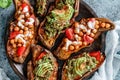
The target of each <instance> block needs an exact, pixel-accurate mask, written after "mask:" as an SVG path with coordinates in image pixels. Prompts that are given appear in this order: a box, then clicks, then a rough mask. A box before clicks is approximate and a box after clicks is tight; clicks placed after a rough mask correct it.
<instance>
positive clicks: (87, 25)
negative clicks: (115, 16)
mask: <svg viewBox="0 0 120 80" xmlns="http://www.w3.org/2000/svg"><path fill="white" fill-rule="evenodd" d="M114 27H115V26H114V24H113V23H112V22H111V21H110V20H108V19H105V18H88V19H82V20H81V21H80V22H75V23H74V24H73V25H72V27H71V28H68V29H66V30H65V37H64V38H63V40H62V42H61V44H60V45H59V47H58V48H57V50H55V52H54V54H55V55H56V56H57V57H58V58H59V59H61V60H64V59H68V58H69V57H70V55H71V54H72V53H75V52H78V51H79V50H80V49H82V48H84V47H88V46H90V45H91V44H92V43H93V42H94V41H95V39H96V38H98V36H99V35H100V34H101V33H102V32H103V31H107V30H111V29H114Z"/></svg>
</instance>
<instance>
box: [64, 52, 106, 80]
mask: <svg viewBox="0 0 120 80" xmlns="http://www.w3.org/2000/svg"><path fill="white" fill-rule="evenodd" d="M104 60H105V55H104V54H102V53H101V52H100V51H95V52H87V53H86V52H84V53H82V54H80V55H78V56H75V57H73V58H71V59H68V60H67V61H66V63H65V64H64V66H63V70H62V80H83V79H84V78H86V77H89V76H90V75H91V74H93V73H94V72H95V71H96V70H97V69H98V68H99V67H100V66H101V65H102V63H103V62H104Z"/></svg>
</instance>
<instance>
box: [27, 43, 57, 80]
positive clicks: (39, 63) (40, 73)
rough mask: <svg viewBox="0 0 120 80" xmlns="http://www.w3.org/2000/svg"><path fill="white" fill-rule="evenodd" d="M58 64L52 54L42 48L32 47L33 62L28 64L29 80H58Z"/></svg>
mask: <svg viewBox="0 0 120 80" xmlns="http://www.w3.org/2000/svg"><path fill="white" fill-rule="evenodd" d="M57 71H58V63H57V61H56V59H55V58H54V57H53V55H52V53H51V52H50V51H48V50H46V49H44V48H42V47H41V46H38V45H36V46H35V45H34V46H33V47H32V60H31V61H29V62H28V66H27V77H28V80H57Z"/></svg>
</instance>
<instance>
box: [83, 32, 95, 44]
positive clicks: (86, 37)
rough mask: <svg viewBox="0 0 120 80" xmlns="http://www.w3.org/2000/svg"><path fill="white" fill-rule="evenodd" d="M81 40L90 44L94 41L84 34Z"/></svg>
mask: <svg viewBox="0 0 120 80" xmlns="http://www.w3.org/2000/svg"><path fill="white" fill-rule="evenodd" d="M83 39H84V41H85V42H87V43H92V42H93V41H94V39H93V38H92V37H90V36H88V35H86V34H85V35H84V36H83Z"/></svg>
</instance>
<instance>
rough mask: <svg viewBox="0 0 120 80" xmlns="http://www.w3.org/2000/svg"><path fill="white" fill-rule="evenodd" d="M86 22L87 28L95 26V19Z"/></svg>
mask: <svg viewBox="0 0 120 80" xmlns="http://www.w3.org/2000/svg"><path fill="white" fill-rule="evenodd" d="M87 24H88V27H89V28H91V29H94V28H95V21H89V22H88V23H87Z"/></svg>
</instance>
